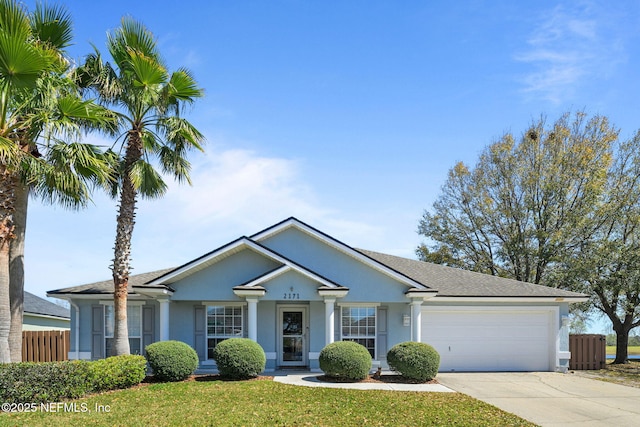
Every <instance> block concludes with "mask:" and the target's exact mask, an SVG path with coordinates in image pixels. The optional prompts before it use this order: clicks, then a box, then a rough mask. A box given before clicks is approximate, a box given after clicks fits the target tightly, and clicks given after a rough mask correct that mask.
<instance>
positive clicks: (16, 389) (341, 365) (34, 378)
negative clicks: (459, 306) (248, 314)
mask: <svg viewBox="0 0 640 427" xmlns="http://www.w3.org/2000/svg"><path fill="white" fill-rule="evenodd" d="M145 350H146V354H147V356H146V359H145V357H143V356H137V355H126V356H115V357H109V358H106V359H102V360H97V361H86V360H76V361H65V362H47V363H31V362H25V363H6V364H0V401H1V402H6V403H24V402H30V403H40V402H55V401H59V400H62V399H75V398H78V397H82V396H84V395H85V394H88V393H94V392H102V391H107V390H115V389H123V388H129V387H132V386H134V385H136V384H139V383H141V382H142V380H143V379H144V377H145V375H146V368H147V361H148V362H149V366H150V367H151V369H152V370H153V373H154V376H155V377H156V378H157V379H158V380H160V381H182V380H184V379H186V378H188V377H189V376H191V375H192V374H193V373H194V372H195V370H196V368H197V367H198V356H197V354H196V352H195V350H193V348H191V347H190V346H189V345H187V344H185V343H183V342H179V341H161V342H156V343H153V344H151V345H149V346H147V347H146V348H145ZM213 358H214V360H215V361H216V364H217V367H218V371H219V372H220V375H222V376H225V377H228V378H231V379H247V378H252V377H256V376H258V375H259V374H260V372H262V371H263V370H264V368H265V364H266V357H265V353H264V350H263V349H262V347H261V346H260V345H259V344H258V343H256V342H254V341H252V340H250V339H247V338H231V339H228V340H224V341H222V342H220V343H219V344H218V345H217V346H216V348H215V350H214V354H213ZM387 361H388V363H389V366H390V367H391V369H393V370H396V371H398V372H399V373H400V374H401V375H403V376H404V377H406V378H410V379H413V380H417V381H428V380H430V379H432V378H434V377H435V376H436V374H437V372H438V367H439V365H440V355H439V354H438V352H437V351H436V350H435V349H434V348H433V347H431V346H429V345H427V344H423V343H417V342H404V343H400V344H398V345H396V346H394V347H393V348H391V350H389V352H388V353H387ZM319 362H320V369H322V370H323V371H324V373H325V375H327V376H330V377H334V378H339V379H345V380H353V381H357V380H361V379H364V378H366V376H367V375H368V373H369V371H370V370H371V355H370V354H369V351H368V350H367V349H366V348H365V347H363V346H362V345H360V344H357V343H355V342H351V341H339V342H335V343H332V344H329V345H327V346H326V347H325V348H323V349H322V351H321V352H320V358H319Z"/></svg>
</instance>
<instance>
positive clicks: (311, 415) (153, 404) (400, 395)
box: [0, 380, 534, 427]
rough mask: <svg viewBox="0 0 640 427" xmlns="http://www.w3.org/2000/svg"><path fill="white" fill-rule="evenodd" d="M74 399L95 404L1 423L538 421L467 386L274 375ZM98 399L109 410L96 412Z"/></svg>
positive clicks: (513, 423)
mask: <svg viewBox="0 0 640 427" xmlns="http://www.w3.org/2000/svg"><path fill="white" fill-rule="evenodd" d="M72 403H76V406H77V408H78V411H81V410H82V407H83V404H84V405H86V408H87V409H88V410H89V411H91V412H85V413H82V412H77V413H74V412H64V411H62V412H58V413H43V412H40V411H39V412H36V413H21V414H15V413H13V414H8V413H3V414H0V425H29V426H37V425H46V426H73V425H92V426H93V425H97V426H99V425H104V426H114V425H133V426H135V425H141V426H142V425H153V426H164V425H179V426H185V427H186V426H192V425H216V426H285V425H297V426H337V425H340V426H388V425H393V426H401V425H406V426H417V425H420V426H428V425H444V426H449V425H456V426H506V425H509V426H532V425H534V424H531V423H529V422H527V421H525V420H523V419H521V418H518V417H516V416H515V415H512V414H509V413H507V412H504V411H501V410H500V409H498V408H496V407H494V406H491V405H488V404H486V403H483V402H481V401H479V400H475V399H473V398H471V397H468V396H466V395H463V394H460V393H418V392H393V391H382V390H346V389H331V388H309V387H298V386H292V385H286V384H280V383H277V382H274V381H268V380H263V381H242V382H221V381H189V382H182V383H166V384H150V385H143V386H141V387H139V388H135V389H130V390H121V391H116V392H110V393H105V394H100V395H94V396H91V397H89V398H86V399H80V400H76V401H73V402H72ZM96 405H100V406H101V407H102V408H104V409H105V410H106V409H108V410H109V412H104V411H103V412H96V411H95V408H96ZM69 409H72V408H69Z"/></svg>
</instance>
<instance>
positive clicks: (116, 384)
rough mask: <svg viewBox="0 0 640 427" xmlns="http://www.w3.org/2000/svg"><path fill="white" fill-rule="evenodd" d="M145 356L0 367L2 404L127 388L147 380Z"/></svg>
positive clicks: (30, 401)
mask: <svg viewBox="0 0 640 427" xmlns="http://www.w3.org/2000/svg"><path fill="white" fill-rule="evenodd" d="M146 365H147V361H146V360H145V358H144V357H143V356H134V355H130V356H129V355H128V356H115V357H109V358H107V359H103V360H97V361H95V362H90V361H86V360H74V361H65V362H45V363H33V362H24V363H5V364H0V401H2V402H6V403H25V402H29V403H41V402H55V401H59V400H61V399H74V398H78V397H82V396H84V395H85V394H87V393H93V392H101V391H107V390H114V389H119V388H128V387H131V386H133V385H136V384H139V383H140V382H142V380H143V379H144V377H145V373H146Z"/></svg>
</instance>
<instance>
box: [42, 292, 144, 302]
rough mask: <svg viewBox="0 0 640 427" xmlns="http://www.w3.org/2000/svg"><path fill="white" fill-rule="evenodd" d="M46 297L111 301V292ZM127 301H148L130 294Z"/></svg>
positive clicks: (137, 295) (142, 296)
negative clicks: (107, 299) (106, 299)
mask: <svg viewBox="0 0 640 427" xmlns="http://www.w3.org/2000/svg"><path fill="white" fill-rule="evenodd" d="M47 296H48V297H51V298H58V299H62V300H65V301H71V300H85V299H104V298H111V299H113V292H110V293H104V292H102V293H95V294H74V293H68V294H54V295H49V294H47ZM127 300H145V301H146V300H149V297H147V296H146V295H140V294H136V293H132V294H127Z"/></svg>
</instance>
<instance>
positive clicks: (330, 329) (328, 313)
mask: <svg viewBox="0 0 640 427" xmlns="http://www.w3.org/2000/svg"><path fill="white" fill-rule="evenodd" d="M335 303H336V300H335V298H325V299H324V328H325V340H324V341H325V345H326V344H331V343H332V342H333V341H334V338H335V337H334V336H335V332H334V331H335V327H336V323H335V313H334V306H335Z"/></svg>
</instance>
